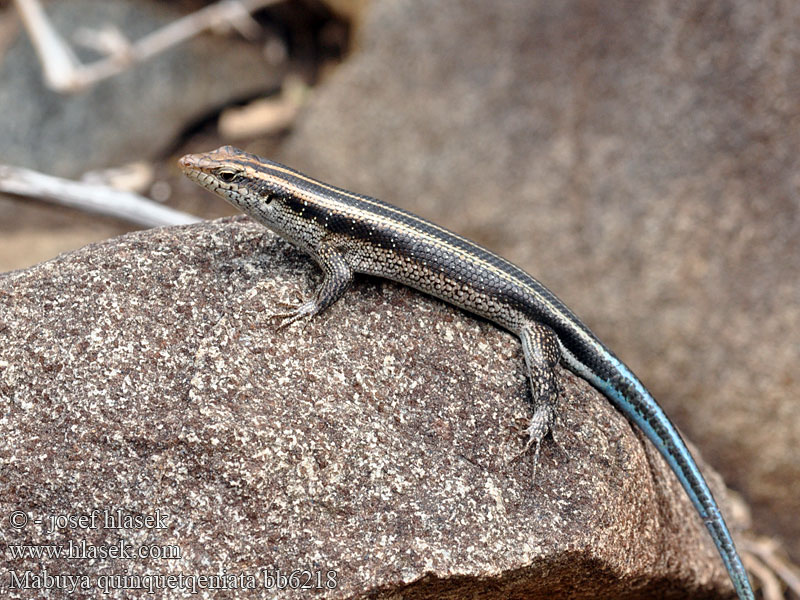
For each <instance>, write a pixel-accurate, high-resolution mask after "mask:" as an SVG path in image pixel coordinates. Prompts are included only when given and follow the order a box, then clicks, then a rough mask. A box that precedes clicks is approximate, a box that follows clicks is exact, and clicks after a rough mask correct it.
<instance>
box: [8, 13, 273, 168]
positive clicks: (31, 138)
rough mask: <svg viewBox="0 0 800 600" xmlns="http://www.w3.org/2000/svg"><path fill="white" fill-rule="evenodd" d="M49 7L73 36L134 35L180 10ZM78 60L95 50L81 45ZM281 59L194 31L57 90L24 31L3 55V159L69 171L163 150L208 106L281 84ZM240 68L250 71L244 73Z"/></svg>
mask: <svg viewBox="0 0 800 600" xmlns="http://www.w3.org/2000/svg"><path fill="white" fill-rule="evenodd" d="M46 10H47V15H48V17H49V18H50V19H51V20H52V21H53V24H54V26H55V27H56V29H57V30H58V32H59V33H60V35H61V36H62V37H64V38H65V39H66V40H68V41H69V42H70V44H71V45H73V46H74V44H72V36H73V34H74V32H75V31H76V30H77V29H79V28H92V29H101V28H102V27H104V26H107V25H113V26H115V27H117V28H118V29H120V30H121V31H122V32H123V33H124V34H125V35H126V36H127V37H128V38H129V39H131V40H137V39H139V38H140V37H143V36H144V35H147V34H149V33H152V32H154V31H156V30H157V29H159V28H160V27H163V26H164V25H166V24H168V23H171V22H172V21H174V20H176V19H178V18H180V17H181V16H183V14H184V13H183V12H181V11H179V10H178V9H177V7H175V6H170V3H164V2H152V1H149V0H113V1H110V2H94V1H92V0H60V1H59V2H51V3H49V4H47V5H46ZM79 56H80V57H81V58H82V59H83V61H84V62H89V61H90V60H93V59H96V58H97V55H96V54H93V53H91V52H88V51H81V52H80V53H79ZM284 68H285V65H280V64H275V65H269V64H268V62H267V61H265V60H264V57H263V55H262V54H261V52H260V49H259V46H258V45H254V44H248V43H244V42H243V41H242V40H241V39H240V38H237V36H235V35H231V36H211V35H206V36H200V37H198V38H195V39H193V40H191V41H189V42H187V43H184V44H181V45H178V46H176V47H175V48H174V49H172V50H170V51H168V52H165V53H163V54H160V55H158V56H156V57H155V58H153V59H152V60H149V61H146V62H143V63H141V64H138V65H134V66H133V67H132V68H130V69H129V70H128V71H126V72H124V73H122V74H121V75H118V76H116V77H112V78H111V79H107V80H105V81H102V82H100V83H98V84H97V85H96V86H94V87H92V88H91V89H89V90H87V91H86V92H84V93H81V94H76V95H74V96H64V95H61V94H57V93H56V92H53V91H50V90H49V89H47V88H46V87H45V85H44V83H43V82H42V75H41V66H40V64H39V62H38V60H37V58H36V55H35V53H34V50H33V47H32V46H31V44H30V41H29V39H28V36H27V34H26V33H25V32H24V30H22V29H20V32H19V36H18V38H17V40H16V42H15V43H14V44H13V45H12V46H11V47H9V48H8V49H6V51H5V56H4V57H3V60H2V62H1V63H0V107H2V111H0V162H2V163H8V164H13V165H17V166H23V167H29V168H33V169H37V170H40V171H43V172H45V173H50V174H53V175H62V176H67V177H76V176H78V175H80V174H82V173H84V172H85V171H87V170H90V169H96V168H101V167H108V166H117V165H120V164H125V163H128V162H131V161H134V160H142V159H143V158H154V157H157V156H160V155H161V154H162V153H163V152H164V151H165V150H166V149H167V148H168V147H170V146H172V145H174V143H175V139H176V137H177V136H178V134H180V133H181V132H182V131H183V130H184V129H185V128H186V127H188V126H189V125H190V124H192V123H193V122H195V121H196V120H198V119H199V118H201V117H203V116H206V115H208V114H211V113H212V112H213V111H214V110H217V109H219V108H220V107H222V106H224V105H226V104H228V103H230V102H232V101H236V100H239V99H242V98H247V97H251V96H253V95H255V94H258V93H263V92H265V91H267V90H269V89H270V88H276V87H278V86H279V83H280V78H281V73H282V69H284ZM243 74H247V76H246V77H245V76H243Z"/></svg>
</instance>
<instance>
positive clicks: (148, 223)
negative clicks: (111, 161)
mask: <svg viewBox="0 0 800 600" xmlns="http://www.w3.org/2000/svg"><path fill="white" fill-rule="evenodd" d="M0 192H6V193H9V194H17V195H19V196H26V197H28V198H36V199H38V200H45V201H48V202H52V203H54V204H61V205H63V206H69V207H72V208H77V209H80V210H85V211H88V212H93V213H98V214H101V215H108V216H111V217H117V218H119V219H125V220H126V221H130V222H131V223H136V224H137V225H144V226H145V227H160V226H162V225H188V224H190V223H197V222H199V221H202V219H200V218H199V217H195V216H194V215H190V214H188V213H185V212H181V211H179V210H173V209H171V208H168V207H166V206H161V205H160V204H157V203H156V202H153V201H152V200H149V199H147V198H145V197H144V196H140V195H139V194H134V193H133V192H123V191H121V190H117V189H114V188H111V187H108V186H105V185H96V184H90V183H82V182H80V181H72V180H70V179H62V178H61V177H53V176H52V175H45V174H44V173H39V172H38V171H32V170H30V169H24V168H22V167H14V166H11V165H0Z"/></svg>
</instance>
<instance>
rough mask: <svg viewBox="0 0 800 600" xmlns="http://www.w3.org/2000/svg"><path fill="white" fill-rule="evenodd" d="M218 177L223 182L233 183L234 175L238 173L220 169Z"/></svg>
mask: <svg viewBox="0 0 800 600" xmlns="http://www.w3.org/2000/svg"><path fill="white" fill-rule="evenodd" d="M217 177H219V180H220V181H222V182H223V183H231V182H232V181H233V179H234V177H236V173H234V172H233V171H219V172H218V173H217Z"/></svg>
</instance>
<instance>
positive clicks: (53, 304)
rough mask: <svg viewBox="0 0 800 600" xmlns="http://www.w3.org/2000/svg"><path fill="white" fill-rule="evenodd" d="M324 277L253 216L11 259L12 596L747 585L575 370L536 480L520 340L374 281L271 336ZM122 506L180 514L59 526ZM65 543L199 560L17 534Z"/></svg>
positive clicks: (4, 421)
mask: <svg viewBox="0 0 800 600" xmlns="http://www.w3.org/2000/svg"><path fill="white" fill-rule="evenodd" d="M318 281H319V273H318V271H317V270H316V268H315V267H313V265H312V264H311V263H310V262H309V261H308V260H307V259H306V258H305V257H303V256H302V255H300V254H299V253H298V252H297V251H295V250H294V249H292V248H291V247H289V246H288V245H287V244H286V243H284V242H283V241H280V240H278V239H277V238H275V237H273V236H272V235H271V234H266V233H265V230H264V229H263V228H262V227H261V226H259V225H257V224H255V223H253V222H252V221H249V220H247V219H245V218H243V217H236V218H233V219H223V220H219V221H214V222H209V223H204V224H201V225H196V226H191V227H183V228H169V229H156V230H150V231H146V232H137V233H133V234H128V235H125V236H123V237H120V238H117V239H114V240H110V241H108V242H104V243H100V244H93V245H90V246H87V247H85V248H83V249H81V250H77V251H75V252H71V253H68V254H64V255H62V256H60V257H58V258H56V259H54V260H52V261H49V262H47V263H43V264H41V265H38V266H36V267H33V268H31V269H28V270H24V271H15V272H11V273H6V274H3V275H1V276H0V489H2V491H3V493H2V494H0V516H2V518H3V521H4V526H3V527H1V528H0V546H1V547H3V548H4V549H6V553H5V554H4V556H3V569H2V571H3V579H2V583H0V587H2V588H8V586H9V584H10V582H11V579H10V575H9V573H10V572H14V573H15V576H16V577H18V578H24V577H25V575H24V574H25V572H26V571H30V572H31V574H30V575H29V580H28V581H29V582H34V583H35V582H36V581H40V582H44V581H46V580H45V578H44V572H45V571H46V573H47V574H48V575H50V576H51V577H55V576H56V575H60V574H64V573H69V574H73V575H76V576H77V575H82V574H83V575H86V576H87V579H86V580H85V583H86V585H89V586H93V588H92V589H93V590H94V591H93V592H90V593H89V596H88V597H97V598H100V597H108V596H102V594H101V593H100V591H99V588H98V587H96V586H98V585H101V584H103V583H105V584H106V585H108V586H115V585H117V586H118V585H128V586H131V585H133V583H134V580H133V579H129V580H127V581H120V580H115V579H113V578H111V576H113V575H121V574H127V575H129V576H132V577H133V576H141V575H146V574H149V575H155V574H161V575H168V574H172V575H176V576H177V575H178V574H183V575H184V576H185V577H198V576H201V575H209V576H211V575H220V574H227V575H228V576H237V577H238V576H239V575H240V574H244V575H253V576H254V577H255V578H256V582H257V585H259V586H260V585H263V579H262V577H263V575H262V570H263V569H281V570H282V571H283V572H284V573H288V572H291V571H292V570H294V569H302V570H310V571H320V572H321V573H322V574H323V575H322V577H323V583H325V581H326V573H327V572H328V571H329V570H335V571H336V582H337V587H336V589H332V590H323V591H322V592H321V593H319V594H315V597H325V598H354V597H370V598H389V597H397V596H396V595H393V594H395V593H396V592H398V591H402V593H403V597H406V598H470V597H480V598H530V597H555V596H557V595H559V596H563V595H569V597H571V598H652V597H654V596H658V597H676V598H678V597H680V598H686V597H718V596H719V597H721V596H723V595H725V594H727V593H729V591H730V586H729V583H728V581H727V576H726V575H725V573H724V571H723V569H722V566H721V561H720V560H719V558H718V557H717V554H716V551H715V549H714V547H713V545H712V543H711V541H710V538H709V537H708V536H707V534H706V532H705V529H704V527H703V526H702V524H701V523H700V520H699V519H698V518H697V517H696V515H695V514H694V511H693V509H692V508H691V505H690V504H689V502H688V500H687V499H686V497H685V495H684V494H683V492H682V491H681V490H680V488H679V485H678V483H677V481H676V479H675V478H674V477H673V476H672V475H671V473H670V472H669V471H668V469H667V467H666V465H665V463H664V462H663V461H662V460H661V458H660V457H659V456H658V455H657V454H656V451H655V450H654V449H653V448H652V446H651V445H650V444H648V443H644V442H643V439H642V438H640V436H639V435H637V434H635V433H634V431H633V430H632V428H631V426H630V425H629V424H628V422H627V421H626V420H625V419H624V418H623V417H622V416H621V415H620V414H619V413H617V412H616V411H615V410H614V409H613V408H612V407H611V406H610V405H609V404H608V402H606V401H605V400H604V399H603V398H602V396H600V395H598V393H596V392H595V391H594V390H593V389H592V388H590V387H589V386H588V384H586V383H585V382H584V381H583V380H581V379H578V378H576V377H573V376H572V375H570V374H568V373H566V372H562V373H561V374H560V384H561V386H562V388H563V392H562V400H561V410H560V415H559V421H558V425H557V429H556V437H557V441H558V444H557V445H556V444H553V443H548V444H547V446H546V447H545V449H544V452H543V457H542V461H541V464H540V466H539V470H538V475H537V479H536V481H533V482H532V481H531V474H532V465H531V461H530V456H529V455H528V456H525V457H523V458H521V459H519V460H513V458H514V457H515V455H516V454H517V453H518V452H519V451H520V449H521V448H522V445H523V440H522V439H521V438H520V437H519V436H518V435H515V433H514V432H513V430H512V426H513V425H514V423H515V422H518V421H520V420H521V419H523V418H524V417H526V416H527V414H528V406H527V397H528V396H527V383H526V381H525V374H524V370H523V359H522V354H521V351H520V348H519V344H518V342H517V340H516V339H515V338H514V337H513V336H511V335H510V334H508V333H506V332H503V331H501V330H499V329H498V328H496V327H495V326H493V325H491V324H490V323H487V322H483V321H480V320H478V319H475V318H473V317H471V316H470V315H468V314H466V313H463V312H461V311H458V310H456V309H454V308H452V307H449V306H448V305H445V304H443V303H441V302H438V301H436V300H433V299H431V298H428V297H425V296H423V295H421V294H418V293H416V292H414V291H412V290H409V289H407V288H404V287H402V286H398V285H394V284H391V283H387V282H382V281H380V280H377V279H368V278H362V279H359V280H358V281H357V282H356V284H355V285H354V286H353V289H352V290H350V291H349V292H348V294H347V296H346V298H345V300H344V301H341V302H339V303H337V304H336V305H334V306H333V307H331V308H330V309H329V310H328V311H327V312H325V313H323V314H322V315H320V316H318V317H317V318H315V319H313V320H311V321H310V322H308V323H307V324H306V325H305V326H302V325H300V324H296V325H293V326H291V327H288V328H284V329H280V330H276V328H275V322H274V320H272V319H270V317H269V314H270V313H271V312H272V311H275V310H280V308H279V304H280V303H281V302H291V301H293V300H294V297H295V296H296V295H297V294H298V293H306V292H307V291H308V290H309V289H310V288H311V287H313V286H314V285H315V284H316V283H318ZM711 482H712V484H714V487H715V488H716V489H717V490H718V492H717V497H718V498H719V499H720V500H724V495H723V493H722V490H721V488H720V485H719V479H718V477H715V476H712V477H711ZM117 510H120V511H121V513H120V514H122V515H125V516H128V517H131V516H132V517H140V518H142V517H146V516H152V517H153V518H154V519H155V521H154V523H151V525H163V528H160V529H159V528H149V527H147V526H146V525H147V523H144V522H143V523H139V524H138V526H137V524H135V523H132V524H129V525H131V527H129V528H127V529H123V530H114V529H107V528H104V526H103V525H105V523H104V517H105V515H103V514H102V513H94V514H96V515H97V517H98V520H97V522H96V523H95V524H96V525H97V527H96V528H92V527H91V525H92V522H91V521H87V522H85V523H80V522H79V521H78V520H76V519H73V520H72V521H69V520H66V521H63V522H61V523H59V522H56V523H55V525H56V528H55V530H54V531H51V530H50V529H51V523H50V520H49V519H50V517H59V516H61V517H65V518H66V517H69V516H73V517H78V516H80V515H88V516H87V517H86V518H87V519H90V518H91V515H92V514H93V511H109V512H110V513H111V514H112V515H114V516H116V515H117V514H118V513H117V512H116V511H117ZM15 511H22V512H24V513H25V514H26V515H27V518H28V519H30V521H29V522H28V523H27V524H25V523H24V522H23V521H24V516H22V515H20V514H17V515H15V516H14V513H15ZM12 516H14V518H15V519H17V521H15V522H16V523H17V526H18V528H17V529H14V528H11V527H7V526H6V524H7V523H8V520H9V519H10V518H11V517H12ZM159 517H160V518H161V523H158V518H159ZM35 519H40V520H41V521H40V523H36V522H35ZM120 540H122V541H120ZM70 542H72V544H73V545H74V547H75V548H78V549H79V548H81V547H83V548H84V549H85V550H84V552H92V551H93V550H92V548H94V549H97V548H99V547H102V546H106V547H107V549H108V548H109V547H111V548H116V547H119V548H123V549H124V550H125V551H127V552H132V551H134V550H135V549H136V551H138V549H139V548H150V549H152V548H158V547H168V546H176V547H177V548H179V551H180V558H174V559H165V558H160V559H152V558H151V559H144V558H132V559H119V558H111V559H106V560H95V561H90V560H84V559H69V560H67V559H30V558H27V559H23V558H15V557H14V556H13V555H12V554H10V553H9V552H10V551H9V550H8V546H7V544H11V545H16V544H61V545H66V544H69V543H70ZM81 544H83V546H81ZM168 551H170V552H174V550H168ZM37 577H38V578H39V579H36V578H37ZM104 577H105V579H104ZM22 581H24V579H23V580H22ZM52 581H57V580H55V579H54V580H52ZM191 581H194V583H195V584H196V585H197V586H198V589H199V590H200V592H201V593H200V594H199V595H198V596H193V597H199V598H205V597H216V598H223V597H224V598H278V597H280V598H294V597H297V598H301V597H302V598H305V597H308V593H309V592H308V591H296V592H287V591H275V590H264V589H261V590H260V591H252V590H245V591H242V590H235V589H234V590H233V591H230V592H220V591H211V590H208V589H203V585H208V583H206V584H203V583H201V581H200V580H199V579H194V580H191V579H184V580H183V584H181V583H179V580H177V579H176V580H172V582H171V583H170V582H169V581H166V582H165V581H161V583H160V584H159V581H158V580H152V584H153V585H154V586H158V585H167V586H168V587H176V588H179V587H180V586H181V585H184V586H188V585H189V583H191ZM237 581H239V582H245V583H246V582H247V581H248V580H247V579H246V578H245V579H239V580H237ZM81 582H83V580H81ZM42 585H44V584H43V583H42ZM227 585H232V583H231V581H230V580H228V584H227ZM239 585H241V583H240V584H239ZM178 591H181V590H176V591H174V592H171V593H169V594H165V595H163V596H158V597H178V595H179V594H178ZM129 592H130V593H131V594H132V597H143V596H144V594H140V593H141V590H138V591H137V590H132V589H129ZM42 593H43V592H42V590H41V589H33V590H19V589H12V590H7V589H5V590H4V593H3V595H4V597H10V598H38V597H41V595H42ZM137 594H140V595H137ZM662 594H663V595H662ZM49 597H51V598H66V597H74V596H72V595H69V594H68V593H67V592H66V591H63V590H58V589H55V590H52V592H51V595H50V596H49ZM82 597H87V596H82ZM111 597H122V594H121V592H120V591H116V592H115V593H114V595H112V596H111Z"/></svg>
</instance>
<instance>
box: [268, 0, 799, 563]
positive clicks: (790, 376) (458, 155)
mask: <svg viewBox="0 0 800 600" xmlns="http://www.w3.org/2000/svg"><path fill="white" fill-rule="evenodd" d="M798 23H800V4H798V3H797V2H790V1H786V0H776V1H769V2H761V3H753V2H750V1H748V0H735V1H726V2H720V1H717V0H703V1H701V2H691V3H680V2H678V3H676V2H672V1H670V0H647V1H645V2H602V3H598V2H586V1H583V0H568V1H565V2H516V1H514V0H509V1H497V2H485V1H483V0H462V1H459V2H447V3H432V2H428V1H426V0H402V1H397V0H385V1H384V0H376V1H375V2H374V3H373V4H372V8H371V12H370V14H369V18H368V19H367V21H366V23H365V25H364V28H363V39H362V40H361V43H360V44H359V49H360V50H359V52H358V53H357V54H354V55H353V56H352V58H351V59H350V60H349V61H348V63H347V64H346V65H345V66H344V67H343V68H342V69H340V70H339V71H338V72H337V73H336V74H335V76H334V77H332V78H331V79H330V80H329V81H328V83H327V85H326V86H324V87H323V88H322V89H321V90H320V92H319V94H318V96H317V97H316V99H315V100H314V101H313V103H312V105H311V106H310V107H309V109H308V110H307V111H306V113H305V115H304V118H303V121H302V123H301V127H300V128H299V130H298V131H297V133H296V135H295V136H294V137H293V139H292V142H291V145H290V147H289V149H288V150H287V151H286V152H285V154H284V155H283V156H282V157H281V158H282V159H283V160H285V161H286V162H288V163H290V164H292V165H295V166H297V167H298V168H301V169H304V170H306V171H308V172H310V173H312V174H314V175H316V176H318V177H320V178H323V179H326V180H329V181H331V182H334V183H337V184H339V185H342V186H344V187H349V188H350V189H355V190H356V191H360V192H363V193H367V194H370V195H375V196H378V197H380V198H383V199H385V200H388V201H390V202H394V203H396V204H400V205H402V206H404V207H407V208H410V209H412V210H414V211H415V212H418V213H421V214H423V215H425V216H428V217H431V218H433V219H434V220H436V221H437V222H439V223H441V224H443V225H446V226H449V227H450V228H451V229H455V230H457V231H459V232H460V233H464V234H466V235H468V236H469V237H471V238H473V239H477V240H479V241H481V242H482V243H484V244H485V245H488V246H489V247H491V248H492V249H494V250H496V251H499V252H500V253H501V254H502V255H504V256H506V257H507V258H510V259H511V260H513V261H514V262H516V263H518V264H520V265H521V266H522V267H523V268H525V269H526V270H527V271H529V272H531V273H533V274H534V275H536V276H537V277H539V278H540V279H541V280H542V281H544V282H545V283H547V285H548V286H549V287H551V288H552V289H553V290H554V291H555V292H556V293H557V294H558V295H559V296H560V297H562V298H563V299H564V300H565V301H566V302H567V304H569V305H570V306H571V307H572V308H574V309H575V310H576V312H577V313H578V314H579V315H581V316H582V318H583V319H584V320H585V321H586V322H587V323H588V324H589V325H590V326H591V327H592V329H594V330H595V331H596V332H597V333H598V334H599V335H600V337H601V338H602V339H603V340H604V341H606V342H607V343H608V344H609V345H610V346H611V347H612V348H614V350H615V351H616V352H617V353H618V354H619V355H620V356H621V357H622V358H623V359H624V360H625V361H626V362H627V363H628V364H629V365H630V366H631V367H632V368H633V369H634V371H635V372H637V373H638V374H639V375H640V376H641V377H642V378H643V379H644V381H645V383H646V384H647V385H648V387H649V388H650V389H651V391H652V392H653V393H654V394H655V396H656V398H658V399H659V401H660V402H661V404H662V405H664V406H665V407H666V408H667V409H668V411H669V412H670V413H671V414H673V415H674V416H675V418H676V421H677V422H678V424H679V425H680V426H681V427H682V428H683V429H684V430H685V431H686V432H687V433H688V435H689V436H690V437H691V438H692V439H694V440H696V441H697V442H698V443H699V444H700V446H701V447H702V448H703V451H704V453H705V454H706V456H707V458H708V459H709V460H710V461H711V462H712V464H715V465H717V466H718V468H719V469H720V470H721V471H722V473H723V475H724V476H725V478H726V480H727V481H728V482H729V484H731V485H732V486H733V487H735V488H737V489H739V490H741V491H742V492H743V493H744V494H745V496H746V498H747V500H748V501H749V502H750V503H751V504H752V506H753V508H754V517H755V521H756V523H757V525H758V528H759V529H760V530H762V531H763V532H765V533H771V534H774V535H778V536H782V537H783V540H784V541H785V542H786V543H787V545H788V546H789V547H790V548H792V549H793V550H794V553H795V554H794V556H795V557H796V558H800V519H798V518H797V515H798V514H800V444H799V443H798V440H800V412H798V411H797V407H796V404H797V398H799V397H800V377H798V365H799V364H800V178H798V173H800V154H798V152H797V148H798V147H800V103H798V101H797V90H798V89H800V40H799V39H798V31H800V28H798Z"/></svg>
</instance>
